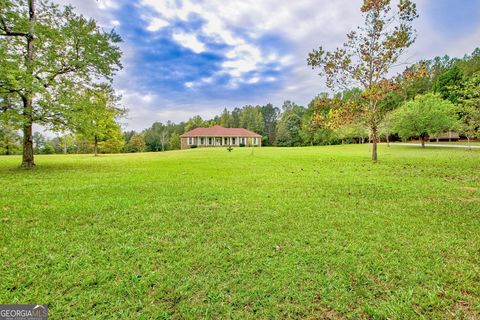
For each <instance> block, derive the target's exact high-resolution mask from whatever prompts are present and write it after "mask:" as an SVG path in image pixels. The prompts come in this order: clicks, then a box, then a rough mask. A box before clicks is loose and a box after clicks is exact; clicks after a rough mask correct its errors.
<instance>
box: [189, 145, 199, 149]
mask: <svg viewBox="0 0 480 320" xmlns="http://www.w3.org/2000/svg"><path fill="white" fill-rule="evenodd" d="M197 147H198V146H197V145H196V144H192V145H191V146H190V149H195V148H197Z"/></svg>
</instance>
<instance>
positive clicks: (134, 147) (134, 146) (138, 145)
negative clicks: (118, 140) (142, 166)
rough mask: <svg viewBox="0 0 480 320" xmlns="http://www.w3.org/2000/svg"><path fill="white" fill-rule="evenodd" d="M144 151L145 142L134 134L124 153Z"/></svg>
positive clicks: (141, 137)
mask: <svg viewBox="0 0 480 320" xmlns="http://www.w3.org/2000/svg"><path fill="white" fill-rule="evenodd" d="M144 150H145V140H144V139H143V136H142V135H139V134H137V133H136V134H134V135H133V136H132V138H131V139H130V141H128V143H127V144H126V145H125V151H126V152H142V151H144Z"/></svg>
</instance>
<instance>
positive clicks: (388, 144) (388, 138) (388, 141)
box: [387, 134, 390, 147]
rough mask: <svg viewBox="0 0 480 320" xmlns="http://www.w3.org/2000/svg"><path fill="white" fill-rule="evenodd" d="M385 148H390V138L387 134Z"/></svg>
mask: <svg viewBox="0 0 480 320" xmlns="http://www.w3.org/2000/svg"><path fill="white" fill-rule="evenodd" d="M387 147H390V137H389V135H388V134H387Z"/></svg>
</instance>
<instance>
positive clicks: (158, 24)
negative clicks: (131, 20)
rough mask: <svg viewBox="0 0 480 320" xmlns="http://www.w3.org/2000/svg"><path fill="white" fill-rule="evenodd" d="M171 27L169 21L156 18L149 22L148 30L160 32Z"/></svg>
mask: <svg viewBox="0 0 480 320" xmlns="http://www.w3.org/2000/svg"><path fill="white" fill-rule="evenodd" d="M168 25H169V23H168V21H166V20H164V19H161V18H158V17H155V18H152V19H150V20H149V23H148V26H147V30H148V31H150V32H155V31H158V30H160V29H162V28H165V27H167V26H168Z"/></svg>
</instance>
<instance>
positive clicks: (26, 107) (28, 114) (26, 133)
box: [22, 0, 35, 168]
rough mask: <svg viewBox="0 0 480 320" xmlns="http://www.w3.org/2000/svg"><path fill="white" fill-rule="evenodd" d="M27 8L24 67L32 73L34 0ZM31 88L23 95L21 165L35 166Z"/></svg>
mask: <svg viewBox="0 0 480 320" xmlns="http://www.w3.org/2000/svg"><path fill="white" fill-rule="evenodd" d="M28 10H29V18H30V30H29V34H28V35H27V55H26V58H25V59H26V61H25V62H26V67H27V70H28V72H29V73H30V74H31V75H33V70H32V66H31V65H32V60H33V39H34V38H33V21H34V20H35V0H29V1H28ZM30 91H31V88H29V90H27V93H26V94H25V96H24V97H23V116H24V121H25V122H24V124H23V158H22V167H24V168H32V167H34V166H35V162H34V159H33V135H32V126H33V115H32V113H33V108H32V106H33V97H32V93H31V92H30Z"/></svg>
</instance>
